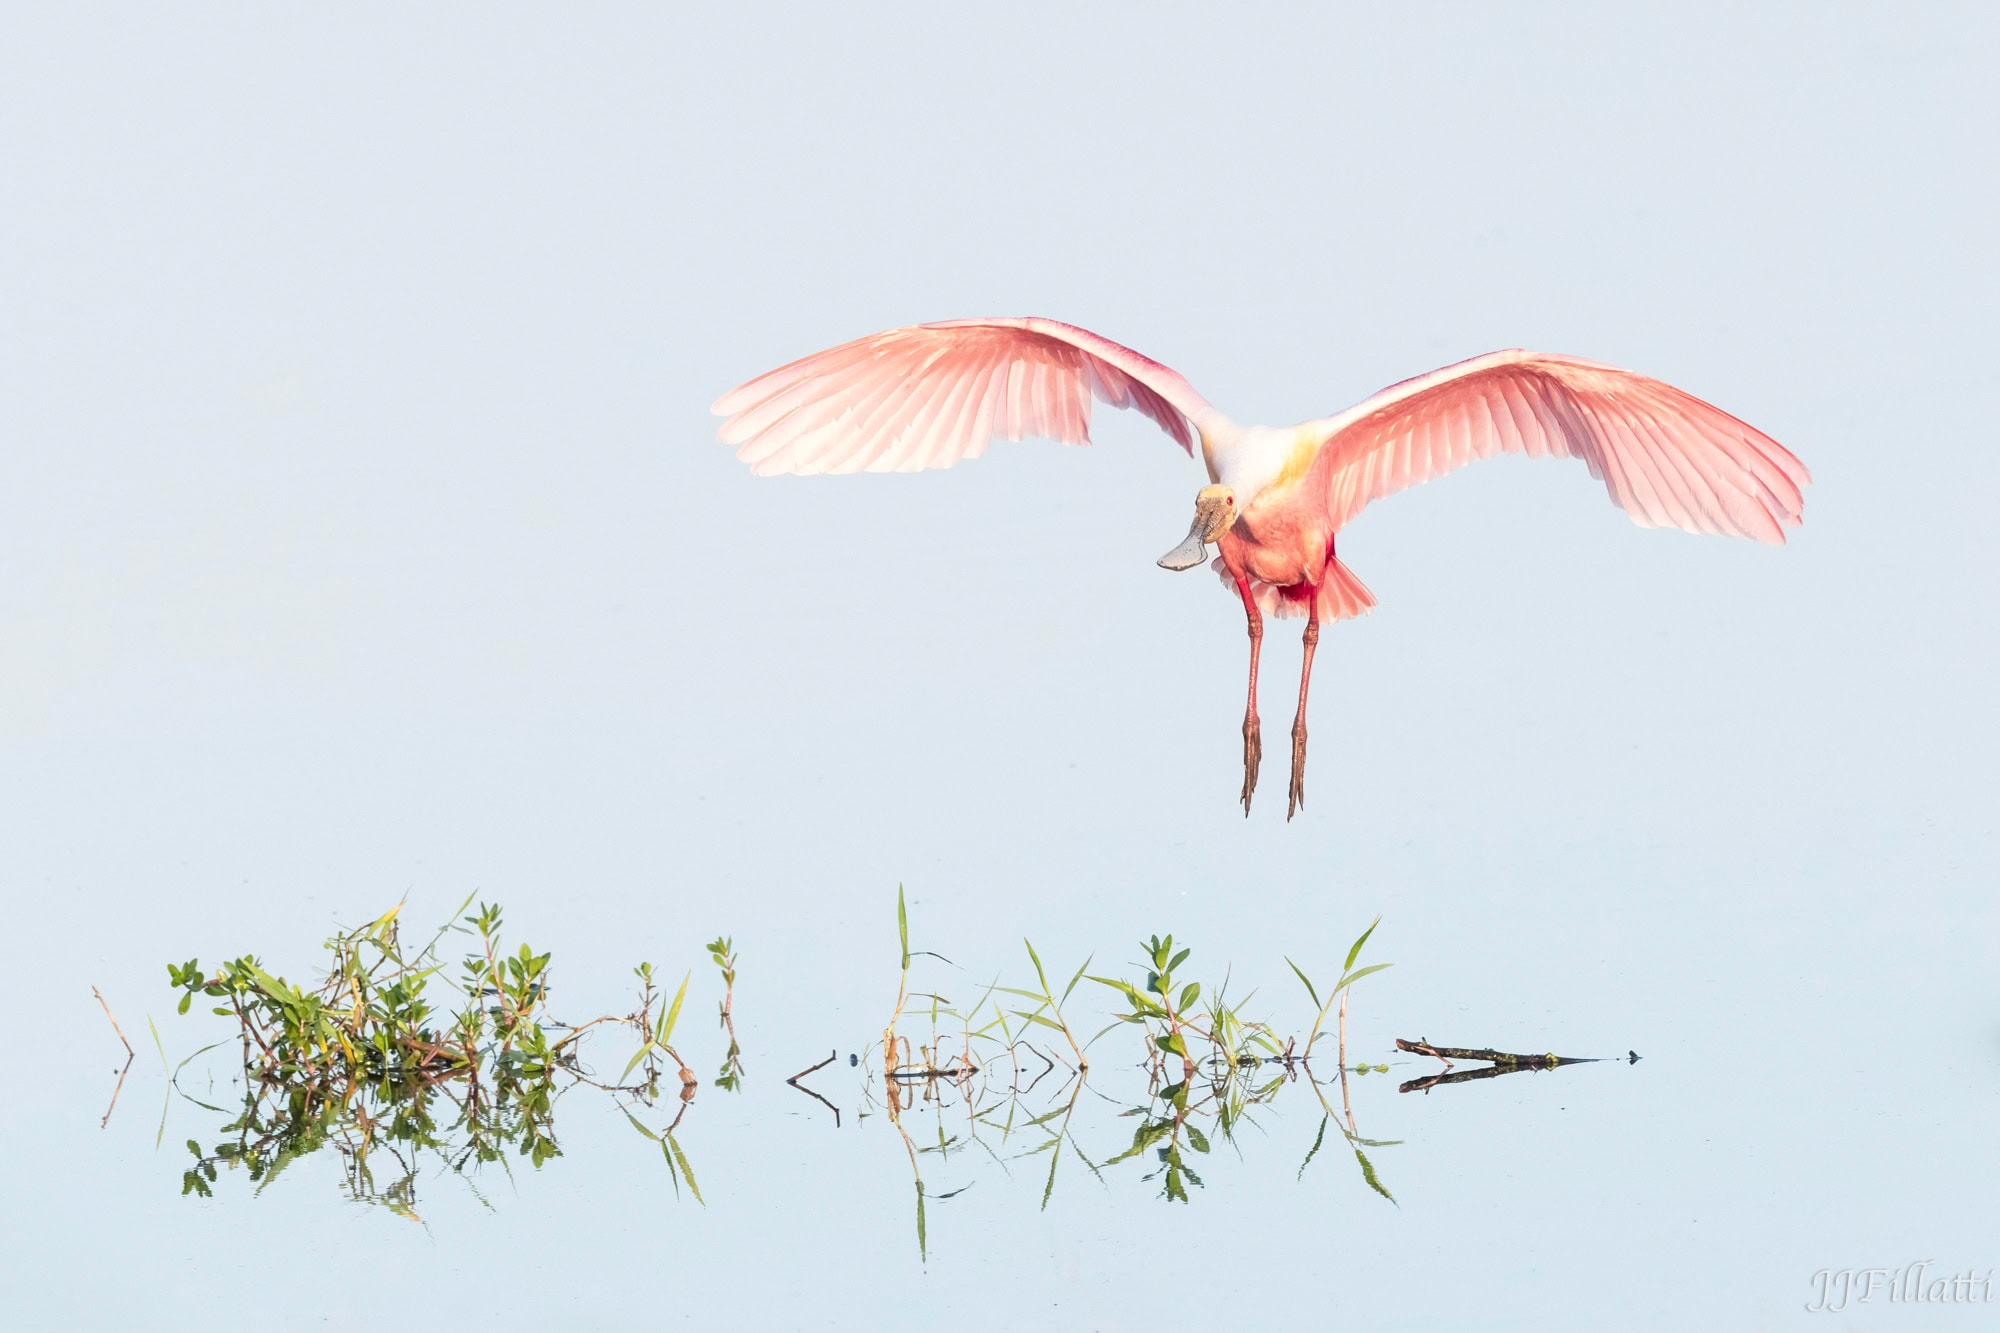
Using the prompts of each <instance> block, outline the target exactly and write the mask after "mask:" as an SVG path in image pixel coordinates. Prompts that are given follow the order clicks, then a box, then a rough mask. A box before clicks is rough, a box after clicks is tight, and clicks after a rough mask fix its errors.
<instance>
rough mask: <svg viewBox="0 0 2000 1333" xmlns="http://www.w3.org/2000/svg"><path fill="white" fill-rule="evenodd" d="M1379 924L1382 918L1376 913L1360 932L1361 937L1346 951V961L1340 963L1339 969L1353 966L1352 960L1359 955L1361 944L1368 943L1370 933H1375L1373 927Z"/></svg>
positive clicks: (1343, 969) (1344, 969)
mask: <svg viewBox="0 0 2000 1333" xmlns="http://www.w3.org/2000/svg"><path fill="white" fill-rule="evenodd" d="M1381 924H1382V918H1381V916H1380V915H1377V916H1376V918H1375V919H1374V920H1373V921H1370V922H1369V923H1368V929H1366V930H1364V931H1362V932H1361V938H1360V939H1358V940H1356V941H1354V947H1353V948H1351V949H1349V950H1348V951H1347V961H1346V962H1344V963H1342V964H1341V965H1340V970H1341V971H1343V972H1345V971H1347V970H1348V969H1349V968H1351V967H1353V966H1354V960H1355V959H1357V958H1359V957H1360V956H1361V946H1362V945H1364V944H1366V943H1368V937H1369V936H1370V935H1373V934H1374V933H1375V927H1377V926H1379V925H1381Z"/></svg>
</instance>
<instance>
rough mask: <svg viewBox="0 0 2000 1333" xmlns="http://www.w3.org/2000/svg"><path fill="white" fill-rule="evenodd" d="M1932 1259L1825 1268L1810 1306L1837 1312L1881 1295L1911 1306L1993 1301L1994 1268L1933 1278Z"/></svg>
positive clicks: (1819, 1274)
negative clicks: (1884, 1265)
mask: <svg viewBox="0 0 2000 1333" xmlns="http://www.w3.org/2000/svg"><path fill="white" fill-rule="evenodd" d="M1934 1262H1936V1261H1935V1260H1932V1259H1920V1260H1918V1261H1917V1262H1916V1263H1913V1264H1905V1265H1904V1266H1903V1267H1901V1268H1822V1269H1820V1270H1819V1271H1818V1272H1817V1273H1814V1274H1813V1275H1812V1284H1813V1298H1812V1299H1811V1300H1810V1301H1807V1302H1806V1309H1808V1310H1810V1311H1812V1312H1813V1313H1814V1314H1819V1313H1822V1312H1824V1313H1828V1314H1837V1313H1839V1312H1840V1311H1842V1310H1845V1309H1847V1308H1848V1306H1850V1305H1866V1304H1867V1303H1868V1302H1870V1301H1872V1300H1874V1299H1875V1298H1876V1297H1877V1296H1881V1297H1883V1298H1885V1299H1886V1300H1887V1301H1889V1302H1891V1303H1894V1304H1909V1305H1990V1304H1992V1303H1993V1271H1994V1270H1993V1269H1991V1268H1989V1269H1987V1270H1986V1272H1985V1273H1984V1274H1981V1273H1979V1272H1978V1271H1977V1270H1975V1269H1970V1268H1968V1269H1966V1270H1965V1271H1964V1272H1963V1273H1953V1274H1951V1275H1949V1276H1945V1277H1931V1276H1930V1274H1929V1269H1930V1266H1931V1265H1932V1264H1933V1263H1934Z"/></svg>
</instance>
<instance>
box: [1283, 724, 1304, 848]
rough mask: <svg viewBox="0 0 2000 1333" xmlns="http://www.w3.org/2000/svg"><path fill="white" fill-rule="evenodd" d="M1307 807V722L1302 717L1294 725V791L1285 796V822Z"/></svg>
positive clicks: (1288, 821)
mask: <svg viewBox="0 0 2000 1333" xmlns="http://www.w3.org/2000/svg"><path fill="white" fill-rule="evenodd" d="M1305 808H1306V724H1305V719H1303V718H1301V719H1300V720H1299V721H1298V722H1297V723H1296V724H1294V725H1293V727H1292V792H1291V795H1290V796H1288V797H1286V798H1285V822H1286V823H1288V824H1289V823H1290V822H1291V820H1292V816H1293V815H1295V814H1297V813H1298V812H1299V811H1301V810H1303V809H1305Z"/></svg>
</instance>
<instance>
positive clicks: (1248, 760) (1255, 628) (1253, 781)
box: [1236, 574, 1264, 819]
mask: <svg viewBox="0 0 2000 1333" xmlns="http://www.w3.org/2000/svg"><path fill="white" fill-rule="evenodd" d="M1236 591H1237V592H1238V593H1240V594H1242V597H1243V614H1244V615H1245V616H1246V617H1247V618H1248V619H1249V622H1250V693H1249V697H1248V698H1247V699H1246V700H1245V701H1244V704H1243V815H1244V818H1246V819H1247V818H1249V816H1250V794H1251V793H1252V792H1254V791H1256V790H1257V765H1258V764H1259V763H1261V762H1262V761H1263V758H1264V737H1263V733H1262V731H1261V730H1259V728H1258V726H1257V657H1258V654H1259V653H1260V652H1261V651H1262V649H1263V647H1264V616H1263V613H1262V612H1260V611H1258V609H1257V599H1256V598H1255V597H1253V596H1251V594H1250V580H1249V579H1247V578H1245V577H1244V576H1243V575H1241V574H1238V575H1237V576H1236Z"/></svg>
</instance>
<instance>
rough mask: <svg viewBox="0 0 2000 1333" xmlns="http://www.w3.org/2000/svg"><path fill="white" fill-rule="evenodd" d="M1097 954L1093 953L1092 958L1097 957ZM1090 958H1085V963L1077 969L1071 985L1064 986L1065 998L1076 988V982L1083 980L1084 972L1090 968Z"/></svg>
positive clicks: (1071, 979) (1070, 981)
mask: <svg viewBox="0 0 2000 1333" xmlns="http://www.w3.org/2000/svg"><path fill="white" fill-rule="evenodd" d="M1096 956H1097V955H1096V954H1092V955H1091V956H1090V958H1095V957H1096ZM1090 958H1086V959H1084V960H1083V963H1082V964H1081V965H1080V966H1079V967H1078V968H1077V969H1076V975H1075V976H1073V977H1071V978H1070V979H1069V985H1067V986H1064V987H1063V993H1062V998H1063V999H1065V1000H1067V999H1068V998H1069V993H1070V992H1071V991H1073V990H1075V989H1076V983H1077V982H1079V981H1082V980H1083V974H1084V973H1085V972H1086V971H1088V970H1089V968H1090Z"/></svg>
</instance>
